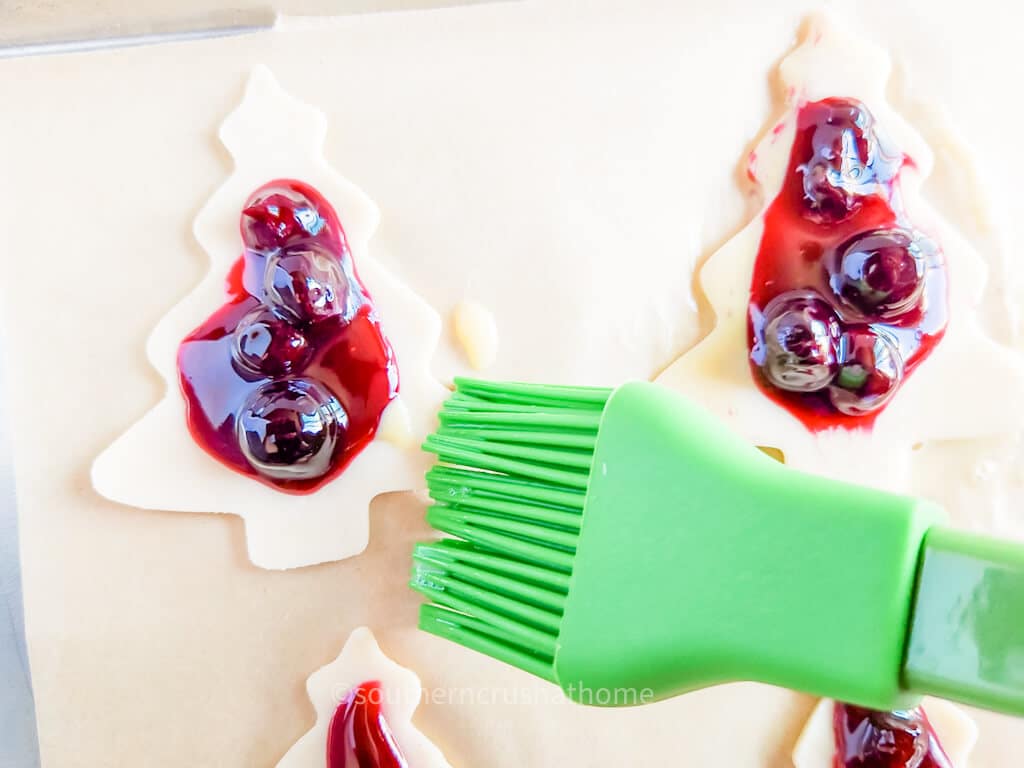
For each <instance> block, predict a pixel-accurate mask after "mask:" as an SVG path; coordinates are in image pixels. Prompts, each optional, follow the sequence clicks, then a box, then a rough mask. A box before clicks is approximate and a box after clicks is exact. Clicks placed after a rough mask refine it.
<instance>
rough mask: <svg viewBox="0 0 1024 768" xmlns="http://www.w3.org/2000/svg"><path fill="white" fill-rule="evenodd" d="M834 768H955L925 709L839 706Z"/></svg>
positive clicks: (835, 715)
mask: <svg viewBox="0 0 1024 768" xmlns="http://www.w3.org/2000/svg"><path fill="white" fill-rule="evenodd" d="M833 727H834V733H835V742H836V754H835V760H834V768H953V766H952V763H950V761H949V758H948V757H947V756H946V753H945V752H944V751H943V750H942V745H941V744H939V739H938V737H937V736H936V735H935V731H934V730H933V729H932V726H931V724H930V723H929V722H928V718H927V716H926V715H925V713H924V711H923V710H922V709H911V710H906V711H897V712H876V711H874V710H870V709H862V708H861V707H854V706H852V705H850V704H836V705H835V711H834V715H833Z"/></svg>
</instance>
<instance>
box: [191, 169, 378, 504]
mask: <svg viewBox="0 0 1024 768" xmlns="http://www.w3.org/2000/svg"><path fill="white" fill-rule="evenodd" d="M241 231H242V242H243V244H244V246H245V250H244V252H243V254H242V256H241V258H240V259H239V260H238V261H237V262H236V263H235V265H234V266H233V267H232V269H231V271H230V273H229V274H228V276H227V283H226V293H227V298H226V300H225V303H224V304H223V305H222V306H221V308H220V309H218V310H217V311H216V312H214V313H213V314H212V315H211V316H210V318H209V319H208V320H206V322H204V323H203V324H202V325H200V326H199V327H198V328H197V329H196V330H194V331H193V332H192V333H190V334H189V335H188V336H187V337H186V338H185V340H184V341H183V342H182V343H181V346H180V347H179V349H178V374H179V379H180V382H181V389H182V392H183V394H184V396H185V402H186V414H187V419H188V427H189V430H190V431H191V432H192V436H193V437H194V438H195V440H196V442H197V443H198V444H199V445H200V446H201V447H202V448H203V450H205V451H206V452H207V453H209V454H211V455H212V456H214V457H215V458H216V459H218V460H219V461H221V462H222V463H224V464H226V465H227V466H228V467H230V468H232V469H234V470H236V471H238V472H241V473H243V474H246V475H249V476H251V477H253V478H255V479H257V480H259V481H261V482H263V483H266V484H268V485H270V486H272V487H274V488H277V489H279V490H282V491H286V492H289V493H309V492H312V491H315V490H316V489H317V488H319V487H320V486H321V485H323V484H324V483H326V482H328V481H329V480H331V479H332V478H334V477H336V476H337V475H338V474H339V473H340V472H342V471H343V470H344V469H345V467H346V466H347V465H348V464H349V462H351V461H352V459H353V458H355V456H356V455H357V454H358V453H359V452H360V451H361V450H362V449H363V448H364V447H365V446H366V445H367V444H368V443H369V442H370V440H371V439H372V438H373V435H374V433H375V432H376V430H377V426H378V424H379V423H380V419H381V415H382V413H383V412H384V409H385V408H386V407H387V405H388V403H390V402H391V400H392V399H393V398H394V397H395V396H396V394H397V393H398V367H397V365H396V363H395V356H394V353H393V352H392V350H391V345H390V344H389V343H388V341H387V339H386V338H385V337H384V334H383V332H382V330H381V327H380V320H379V318H378V316H377V312H376V310H375V308H374V305H373V301H372V299H371V298H370V294H369V293H368V292H367V290H366V287H365V286H364V285H363V284H362V282H360V280H359V276H358V274H357V273H356V268H355V264H354V263H353V261H352V254H351V253H350V251H349V247H348V242H347V240H346V237H345V231H344V230H343V229H342V226H341V222H339V221H338V216H337V214H336V213H335V211H334V208H332V207H331V205H330V203H328V202H327V200H325V199H324V198H323V196H321V195H320V193H319V192H317V191H316V190H315V189H313V188H312V187H311V186H309V185H308V184H304V183H302V182H300V181H292V180H288V179H281V180H277V181H272V182H270V183H269V184H265V185H264V186H262V187H260V188H259V189H257V190H256V191H255V192H254V193H253V194H252V195H251V196H250V198H249V200H248V202H247V203H246V204H245V207H244V210H243V211H242V216H241Z"/></svg>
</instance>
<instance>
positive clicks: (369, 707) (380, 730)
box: [327, 680, 408, 768]
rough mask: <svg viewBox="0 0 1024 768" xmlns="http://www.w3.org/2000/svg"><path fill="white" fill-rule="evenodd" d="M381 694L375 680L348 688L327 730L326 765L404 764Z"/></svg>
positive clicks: (382, 767) (384, 767) (401, 767)
mask: <svg viewBox="0 0 1024 768" xmlns="http://www.w3.org/2000/svg"><path fill="white" fill-rule="evenodd" d="M383 698H384V692H383V690H382V689H381V685H380V683H379V682H377V681H376V680H371V681H369V682H365V683H362V684H361V685H358V686H356V687H355V688H353V689H352V690H351V691H349V693H348V695H347V696H346V697H345V699H344V701H342V702H341V704H340V705H338V709H337V710H336V711H335V713H334V717H333V718H331V724H330V727H329V728H328V731H327V768H407V766H408V763H407V762H406V759H405V756H404V755H403V754H402V750H401V749H399V747H398V744H397V743H396V742H395V737H394V736H393V735H392V734H391V728H390V727H389V726H388V723H387V720H385V719H384V714H383V712H382V704H383Z"/></svg>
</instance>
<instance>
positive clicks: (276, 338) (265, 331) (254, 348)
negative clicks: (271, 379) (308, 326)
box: [232, 307, 310, 376]
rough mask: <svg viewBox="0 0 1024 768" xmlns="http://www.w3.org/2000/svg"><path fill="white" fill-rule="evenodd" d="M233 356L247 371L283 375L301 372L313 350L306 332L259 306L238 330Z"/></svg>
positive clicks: (243, 319)
mask: <svg viewBox="0 0 1024 768" xmlns="http://www.w3.org/2000/svg"><path fill="white" fill-rule="evenodd" d="M232 354H233V355H234V359H235V360H236V361H237V362H238V363H239V365H241V366H242V368H243V369H245V370H247V371H250V372H252V373H257V374H261V375H264V376H280V375H283V374H286V373H293V372H296V371H298V370H301V368H302V367H303V366H304V365H305V363H306V362H307V361H308V360H309V358H310V348H309V345H308V344H307V342H306V337H305V336H303V334H302V331H300V330H299V329H298V328H295V327H294V326H292V325H290V324H288V323H286V322H285V321H284V320H282V319H281V318H280V317H278V316H277V315H275V314H274V313H273V312H271V311H270V310H269V309H266V308H265V307H259V308H257V309H255V310H253V311H252V312H250V313H249V314H248V315H246V316H245V317H243V318H242V320H241V322H239V324H238V327H237V328H235V333H234V345H233V347H232Z"/></svg>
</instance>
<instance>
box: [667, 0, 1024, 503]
mask: <svg viewBox="0 0 1024 768" xmlns="http://www.w3.org/2000/svg"><path fill="white" fill-rule="evenodd" d="M779 71H780V75H781V80H782V82H783V85H784V86H785V89H786V94H787V95H786V99H785V107H784V112H783V114H782V115H781V116H780V117H779V118H778V119H776V120H773V121H772V122H771V123H770V124H769V127H768V129H767V130H766V131H765V134H764V135H763V137H762V138H761V140H760V141H759V143H758V144H757V146H756V148H755V150H754V152H753V153H751V158H750V172H751V177H752V178H753V180H754V181H755V183H756V185H757V186H758V188H759V190H760V192H761V194H762V196H763V198H764V207H762V210H761V211H760V212H759V213H758V215H757V216H756V217H755V218H754V220H753V221H751V222H750V223H749V224H748V225H747V226H746V227H744V228H743V230H741V231H740V232H739V233H738V234H736V235H735V236H734V237H733V238H732V239H730V240H729V241H728V242H726V243H725V244H724V245H723V246H722V247H721V248H720V249H719V250H718V251H717V252H715V253H714V254H712V255H711V257H710V258H709V259H708V260H707V262H706V263H705V265H704V266H703V268H702V269H701V271H700V276H699V279H700V285H701V288H702V289H703V291H704V293H705V295H706V296H707V299H708V301H709V303H710V305H711V307H712V309H713V311H714V314H715V326H714V328H713V329H712V331H711V332H710V334H709V335H708V336H707V337H706V338H705V339H703V340H702V341H701V342H700V343H699V344H697V345H696V346H695V347H694V348H693V349H692V350H690V351H689V352H687V353H685V354H684V355H683V356H682V357H680V358H679V359H677V360H676V361H675V362H673V363H672V364H671V365H669V367H668V368H666V370H665V371H664V372H663V373H662V374H661V375H660V376H659V377H658V379H657V381H658V382H659V383H662V384H665V385H667V386H670V387H672V388H674V389H677V390H679V391H681V392H683V393H685V394H687V395H689V396H691V397H693V398H694V399H695V400H697V401H698V402H700V403H702V404H704V405H705V406H706V407H708V408H710V409H711V410H712V411H714V412H716V413H717V414H718V415H719V416H721V417H722V418H723V419H724V420H725V421H726V422H727V423H728V424H729V425H730V426H731V427H732V428H733V429H735V430H736V431H737V432H739V433H741V434H742V435H744V436H745V437H746V438H747V439H748V440H749V441H750V442H752V443H754V444H755V445H768V446H774V447H777V448H778V449H780V450H781V451H782V452H783V453H784V454H785V456H786V461H787V463H788V464H790V465H793V466H795V467H798V468H800V469H804V470H807V471H812V472H814V473H816V474H822V475H827V476H831V477H836V478H840V479H846V480H853V481H856V482H859V483H862V484H870V485H874V486H876V487H880V488H886V489H893V490H905V489H906V488H907V486H908V483H909V474H910V454H911V447H912V446H913V445H914V444H917V443H922V442H924V441H929V440H958V439H966V438H974V437H980V436H985V435H995V434H1006V433H1012V432H1014V431H1016V430H1018V429H1020V428H1021V426H1022V425H1024V398H1021V397H1020V396H1019V393H1020V392H1021V391H1024V358H1022V356H1021V355H1020V354H1019V353H1017V352H1015V351H1013V350H1011V349H1010V348H1008V347H1004V346H1002V345H1000V344H998V343H997V342H995V341H994V340H993V339H992V338H991V337H990V336H989V335H988V334H987V333H986V332H985V331H984V329H983V328H982V326H981V323H980V321H979V318H978V312H977V310H978V307H979V304H980V302H981V298H982V292H983V289H984V286H985V281H986V278H987V269H986V264H985V262H984V261H983V259H982V258H981V256H980V255H979V254H978V253H977V252H976V251H974V250H973V248H972V247H971V246H970V244H969V243H968V242H967V241H966V240H965V239H964V238H963V237H961V236H960V235H959V234H958V233H957V232H956V231H955V230H954V229H953V227H952V226H951V225H950V224H949V223H948V222H946V221H945V220H943V219H942V218H941V217H940V216H939V215H938V213H937V212H936V211H935V210H934V209H932V208H931V207H930V206H929V205H928V203H927V202H926V201H925V200H924V199H923V197H922V194H921V187H922V184H923V182H924V180H925V179H926V178H927V177H928V175H929V173H930V172H931V169H932V166H933V155H932V153H931V150H930V149H929V148H928V146H927V145H926V144H925V143H924V141H923V139H922V138H921V137H920V136H919V135H918V133H917V132H916V131H915V130H914V129H913V128H912V127H911V126H910V125H909V124H908V123H907V122H906V121H905V120H903V119H902V118H901V117H900V116H899V115H898V114H897V113H896V112H895V111H894V110H893V108H892V107H891V106H890V105H889V104H888V102H887V101H886V96H885V89H886V85H887V82H888V78H889V72H890V62H889V58H888V55H887V54H886V53H885V52H884V51H882V50H881V49H880V48H878V47H877V46H875V45H873V44H872V43H870V42H867V41H865V40H862V39H858V38H856V37H853V36H851V35H850V34H849V33H848V32H847V31H846V30H845V29H844V28H843V27H842V25H841V24H839V23H838V22H834V21H832V20H831V19H830V18H829V17H828V16H816V17H813V18H812V19H811V20H810V22H809V24H808V25H807V34H806V36H805V39H804V40H803V42H802V43H801V44H800V45H799V46H798V47H797V48H796V49H795V50H794V51H793V52H792V53H790V54H789V55H788V56H787V57H786V58H785V59H784V60H783V61H782V63H781V64H780V67H779ZM829 96H846V97H852V98H855V99H859V100H861V101H863V102H864V103H865V104H866V105H867V107H868V109H870V110H871V112H872V113H873V114H874V116H875V118H876V123H877V125H878V126H879V127H880V129H881V130H882V131H883V132H884V133H885V134H886V135H887V136H888V137H889V139H890V140H891V142H892V144H893V145H894V146H895V147H896V148H897V149H898V150H900V151H902V152H904V153H905V154H906V155H908V156H909V157H910V158H911V160H912V164H909V165H908V166H905V167H904V169H903V171H902V173H901V183H900V192H901V194H902V202H903V204H904V206H905V209H906V212H907V216H908V218H909V219H910V220H911V221H913V222H914V225H915V226H916V227H917V228H919V229H920V230H921V231H923V232H925V233H926V234H928V235H929V236H930V237H931V238H932V239H933V240H934V241H935V242H937V243H938V244H939V245H940V247H941V248H942V250H943V253H944V254H945V259H946V264H947V268H948V274H949V282H950V289H949V325H948V328H947V331H946V334H945V337H944V338H943V340H942V341H941V342H940V343H939V344H938V346H937V347H936V348H935V350H933V351H932V353H931V354H930V356H929V357H928V358H927V359H925V360H924V361H923V362H921V363H920V365H919V366H918V367H917V368H916V369H915V370H914V372H913V373H912V374H911V375H910V376H909V377H908V378H907V380H906V381H904V383H903V385H902V386H901V388H900V390H899V391H898V392H897V393H896V395H895V396H894V398H893V400H892V401H891V402H890V403H889V404H888V405H887V406H886V408H885V410H884V411H883V412H882V413H881V414H880V415H879V416H878V418H877V420H876V422H875V425H874V427H873V429H871V430H863V429H862V430H847V429H842V428H839V429H831V430H826V431H822V432H818V433H815V432H812V431H810V430H808V429H807V428H806V427H804V425H803V424H802V423H801V422H800V421H799V420H798V419H797V418H796V417H795V416H793V415H792V414H791V413H789V412H788V411H787V410H786V409H785V408H783V407H782V406H780V405H778V404H777V403H775V402H773V401H772V400H771V399H770V398H769V397H768V396H767V395H765V394H764V393H763V392H762V391H761V390H760V389H759V387H758V386H757V384H756V382H755V381H754V378H753V375H752V373H751V371H750V366H749V362H748V360H749V350H748V346H747V307H748V302H749V299H750V280H751V275H752V273H753V267H754V262H755V259H756V257H757V252H758V246H759V244H760V240H761V234H762V232H763V228H764V224H763V214H764V210H765V208H766V207H767V205H768V204H770V202H771V200H772V199H774V197H775V195H776V194H777V192H778V190H779V189H780V188H781V186H782V179H783V174H784V172H785V169H786V166H787V162H788V160H789V154H790V149H791V147H792V142H793V138H794V136H795V122H796V120H795V117H796V111H797V109H798V107H799V105H800V104H801V103H803V102H806V101H816V100H819V99H823V98H827V97H829Z"/></svg>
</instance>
